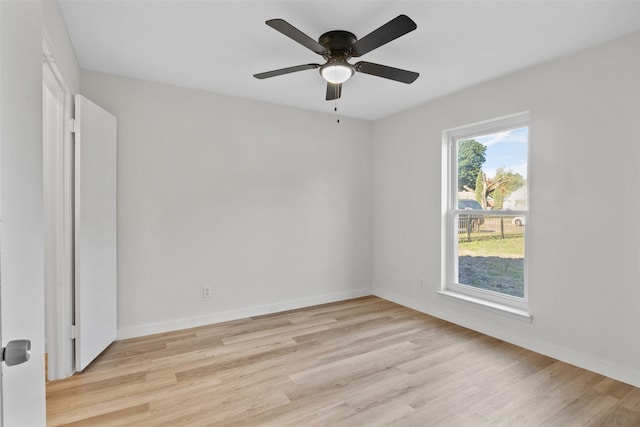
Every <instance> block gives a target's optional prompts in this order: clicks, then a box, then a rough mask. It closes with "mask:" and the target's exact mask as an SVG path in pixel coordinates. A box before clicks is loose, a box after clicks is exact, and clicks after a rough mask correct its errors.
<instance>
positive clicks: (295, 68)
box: [253, 64, 320, 79]
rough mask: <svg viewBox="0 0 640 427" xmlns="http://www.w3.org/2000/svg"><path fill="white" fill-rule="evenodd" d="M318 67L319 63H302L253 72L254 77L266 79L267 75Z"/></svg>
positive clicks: (272, 75) (278, 74)
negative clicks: (262, 71)
mask: <svg viewBox="0 0 640 427" xmlns="http://www.w3.org/2000/svg"><path fill="white" fill-rule="evenodd" d="M318 67H320V64H303V65H296V66H295V67H287V68H280V69H279V70H273V71H267V72H264V73H258V74H254V75H253V77H255V78H256V79H268V78H269V77H275V76H281V75H283V74H289V73H295V72H296V71H304V70H313V69H314V68H318Z"/></svg>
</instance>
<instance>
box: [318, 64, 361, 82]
mask: <svg viewBox="0 0 640 427" xmlns="http://www.w3.org/2000/svg"><path fill="white" fill-rule="evenodd" d="M353 72H354V71H353V67H352V66H351V65H349V64H347V63H346V62H329V63H327V64H325V65H323V66H322V67H320V74H321V75H322V78H323V79H325V80H326V81H327V82H329V83H333V84H340V83H344V82H346V81H347V80H349V79H350V78H351V76H353Z"/></svg>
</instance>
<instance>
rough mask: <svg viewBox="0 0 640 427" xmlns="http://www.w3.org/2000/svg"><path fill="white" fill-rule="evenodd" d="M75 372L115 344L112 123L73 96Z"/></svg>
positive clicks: (111, 118)
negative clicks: (74, 118) (74, 114)
mask: <svg viewBox="0 0 640 427" xmlns="http://www.w3.org/2000/svg"><path fill="white" fill-rule="evenodd" d="M75 111H76V126H75V316H76V317H75V324H76V370H78V371H82V370H83V369H84V368H86V366H87V365H88V364H89V363H91V361H92V360H93V359H95V357H96V356H98V355H99V354H100V353H101V352H102V351H103V350H104V349H105V348H107V346H108V345H109V344H111V343H112V342H113V341H114V340H115V338H116V331H117V306H116V304H117V301H116V284H117V257H116V250H117V247H116V246H117V241H116V126H117V123H116V118H115V116H113V115H112V114H111V113H109V112H107V111H105V110H103V109H102V108H101V107H99V106H97V105H96V104H94V103H93V102H91V101H89V100H88V99H86V98H84V97H83V96H81V95H76V96H75Z"/></svg>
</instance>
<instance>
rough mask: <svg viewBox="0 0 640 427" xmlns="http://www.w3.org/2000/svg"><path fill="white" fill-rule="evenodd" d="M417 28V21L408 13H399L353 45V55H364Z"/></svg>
mask: <svg viewBox="0 0 640 427" xmlns="http://www.w3.org/2000/svg"><path fill="white" fill-rule="evenodd" d="M416 28H418V26H417V25H416V23H415V22H413V20H412V19H411V18H409V17H408V16H407V15H398V16H397V17H395V18H394V19H392V20H391V21H389V22H387V23H386V24H384V25H383V26H382V27H380V28H378V29H377V30H374V31H372V32H371V33H369V34H367V35H366V36H364V37H363V38H361V39H360V40H358V41H357V42H355V43H354V44H353V46H352V54H353V56H362V55H364V54H365V53H367V52H371V51H372V50H373V49H377V48H379V47H380V46H382V45H384V44H387V43H389V42H390V41H392V40H395V39H397V38H398V37H400V36H404V35H405V34H407V33H409V32H411V31H413V30H415V29H416Z"/></svg>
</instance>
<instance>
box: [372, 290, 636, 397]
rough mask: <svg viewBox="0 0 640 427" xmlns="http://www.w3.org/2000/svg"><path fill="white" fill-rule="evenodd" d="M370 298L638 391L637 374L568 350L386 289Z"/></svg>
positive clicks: (622, 367)
mask: <svg viewBox="0 0 640 427" xmlns="http://www.w3.org/2000/svg"><path fill="white" fill-rule="evenodd" d="M373 295H375V296H377V297H380V298H383V299H386V300H388V301H392V302H395V303H396V304H400V305H402V306H405V307H408V308H411V309H413V310H416V311H420V312H422V313H425V314H429V315H431V316H434V317H437V318H439V319H442V320H446V321H448V322H451V323H455V324H456V325H460V326H463V327H465V328H468V329H471V330H474V331H477V332H480V333H483V334H485V335H489V336H491V337H494V338H498V339H500V340H502V341H506V342H508V343H511V344H515V345H517V346H520V347H523V348H526V349H528V350H531V351H535V352H536V353H540V354H544V355H545V356H549V357H552V358H554V359H557V360H561V361H563V362H566V363H569V364H571V365H574V366H578V367H580V368H583V369H586V370H589V371H592V372H596V373H598V374H601V375H604V376H607V377H609V378H613V379H615V380H618V381H621V382H624V383H627V384H630V385H632V386H634V387H640V370H636V369H633V368H629V367H626V366H621V365H618V364H615V363H611V362H607V361H605V360H601V359H598V358H596V357H593V356H590V355H588V354H585V353H582V352H579V351H576V350H573V349H571V348H568V347H564V346H561V345H557V344H553V343H550V342H547V341H542V340H538V339H534V338H531V337H527V336H524V335H521V334H516V333H514V332H512V331H508V330H505V329H501V328H497V327H495V326H494V325H489V324H486V323H484V322H478V320H477V319H473V318H470V317H467V316H464V315H460V314H459V313H454V312H451V311H449V310H443V309H441V308H438V307H432V306H428V305H427V304H423V303H421V302H419V301H415V300H413V299H411V298H408V297H406V296H404V295H401V294H398V293H395V292H392V291H388V290H385V289H376V288H374V289H373Z"/></svg>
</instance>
